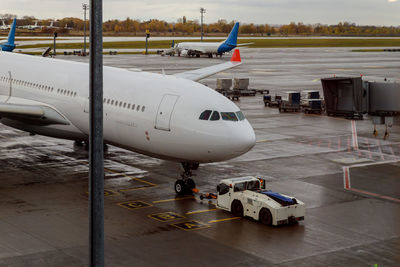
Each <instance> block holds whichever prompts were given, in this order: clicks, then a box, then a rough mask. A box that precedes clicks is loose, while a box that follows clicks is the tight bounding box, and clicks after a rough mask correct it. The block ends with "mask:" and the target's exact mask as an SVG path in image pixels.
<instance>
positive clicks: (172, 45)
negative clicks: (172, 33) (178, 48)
mask: <svg viewBox="0 0 400 267" xmlns="http://www.w3.org/2000/svg"><path fill="white" fill-rule="evenodd" d="M174 46H175V40H172V44H171V47H172V48H174Z"/></svg>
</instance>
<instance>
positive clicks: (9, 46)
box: [0, 19, 17, 52]
mask: <svg viewBox="0 0 400 267" xmlns="http://www.w3.org/2000/svg"><path fill="white" fill-rule="evenodd" d="M16 25H17V19H14V20H13V22H12V24H11V29H10V32H9V33H8V39H7V42H5V43H0V48H1V51H6V52H12V51H13V50H14V48H15V28H16Z"/></svg>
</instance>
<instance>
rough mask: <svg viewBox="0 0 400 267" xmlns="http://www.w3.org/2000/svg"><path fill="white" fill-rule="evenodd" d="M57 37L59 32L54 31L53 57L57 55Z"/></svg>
mask: <svg viewBox="0 0 400 267" xmlns="http://www.w3.org/2000/svg"><path fill="white" fill-rule="evenodd" d="M56 38H57V32H54V45H53V54H54V55H53V57H55V56H56V55H57V52H56Z"/></svg>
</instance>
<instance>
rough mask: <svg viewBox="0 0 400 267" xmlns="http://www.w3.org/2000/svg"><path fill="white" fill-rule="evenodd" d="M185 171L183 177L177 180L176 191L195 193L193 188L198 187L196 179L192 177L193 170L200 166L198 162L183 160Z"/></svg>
mask: <svg viewBox="0 0 400 267" xmlns="http://www.w3.org/2000/svg"><path fill="white" fill-rule="evenodd" d="M182 167H183V170H184V171H183V173H182V174H181V177H182V178H181V179H178V180H176V182H175V192H176V194H177V195H185V194H191V193H193V189H195V188H196V184H195V182H194V180H193V179H192V178H191V177H192V176H194V175H193V173H192V170H197V169H198V168H199V163H198V162H182Z"/></svg>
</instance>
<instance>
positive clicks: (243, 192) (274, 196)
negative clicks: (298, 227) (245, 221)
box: [217, 176, 305, 225]
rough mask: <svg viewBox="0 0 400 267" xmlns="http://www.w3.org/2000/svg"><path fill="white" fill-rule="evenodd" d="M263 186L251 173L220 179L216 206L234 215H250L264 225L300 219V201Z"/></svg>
mask: <svg viewBox="0 0 400 267" xmlns="http://www.w3.org/2000/svg"><path fill="white" fill-rule="evenodd" d="M264 188H265V181H264V180H260V179H258V178H256V177H253V176H245V177H238V178H232V179H224V180H221V182H220V184H219V185H218V186H217V191H218V194H217V208H220V209H223V210H226V211H229V212H232V213H233V214H234V215H235V216H248V217H251V218H253V219H255V220H259V221H260V222H261V223H263V224H266V225H281V224H287V223H294V222H298V221H301V220H304V215H305V204H304V203H303V202H301V201H300V200H298V199H296V198H294V197H291V196H287V195H283V194H279V193H276V192H272V191H269V190H265V189H264Z"/></svg>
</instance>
